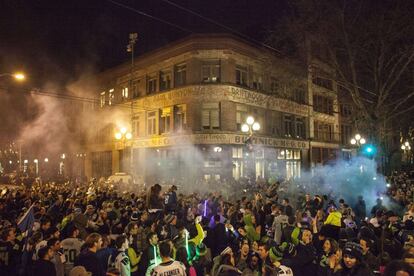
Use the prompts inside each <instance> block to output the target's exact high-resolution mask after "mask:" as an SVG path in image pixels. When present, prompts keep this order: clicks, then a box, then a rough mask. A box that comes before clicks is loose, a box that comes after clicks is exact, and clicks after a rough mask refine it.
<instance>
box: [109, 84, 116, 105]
mask: <svg viewBox="0 0 414 276" xmlns="http://www.w3.org/2000/svg"><path fill="white" fill-rule="evenodd" d="M114 99H115V91H114V89H113V88H112V89H109V98H108V105H112V104H114Z"/></svg>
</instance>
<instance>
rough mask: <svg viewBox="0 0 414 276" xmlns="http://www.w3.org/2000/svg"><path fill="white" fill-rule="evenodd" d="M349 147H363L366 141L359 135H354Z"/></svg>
mask: <svg viewBox="0 0 414 276" xmlns="http://www.w3.org/2000/svg"><path fill="white" fill-rule="evenodd" d="M350 142H351V145H357V146H358V147H360V146H362V145H365V144H366V143H367V140H366V139H365V138H364V137H362V136H361V134H355V136H354V137H353V138H352V139H351V141H350Z"/></svg>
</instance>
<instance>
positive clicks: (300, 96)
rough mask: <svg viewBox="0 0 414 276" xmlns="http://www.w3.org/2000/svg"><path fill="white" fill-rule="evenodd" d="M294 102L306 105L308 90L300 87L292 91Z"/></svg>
mask: <svg viewBox="0 0 414 276" xmlns="http://www.w3.org/2000/svg"><path fill="white" fill-rule="evenodd" d="M292 101H294V102H297V103H300V104H305V103H306V102H307V101H306V89H305V87H303V86H299V87H296V88H294V89H293V91H292Z"/></svg>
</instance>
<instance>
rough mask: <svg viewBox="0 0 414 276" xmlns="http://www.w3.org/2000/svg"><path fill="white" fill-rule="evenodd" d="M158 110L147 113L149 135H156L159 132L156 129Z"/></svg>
mask: <svg viewBox="0 0 414 276" xmlns="http://www.w3.org/2000/svg"><path fill="white" fill-rule="evenodd" d="M156 113H157V112H155V111H151V112H148V114H147V134H148V135H155V134H157V130H156V124H157V118H156V115H157V114H156Z"/></svg>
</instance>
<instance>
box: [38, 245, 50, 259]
mask: <svg viewBox="0 0 414 276" xmlns="http://www.w3.org/2000/svg"><path fill="white" fill-rule="evenodd" d="M49 249H50V247H49V246H44V247H42V248H40V249H39V250H38V251H37V256H38V257H39V259H43V258H44V257H45V256H46V254H47V253H48V252H49Z"/></svg>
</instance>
